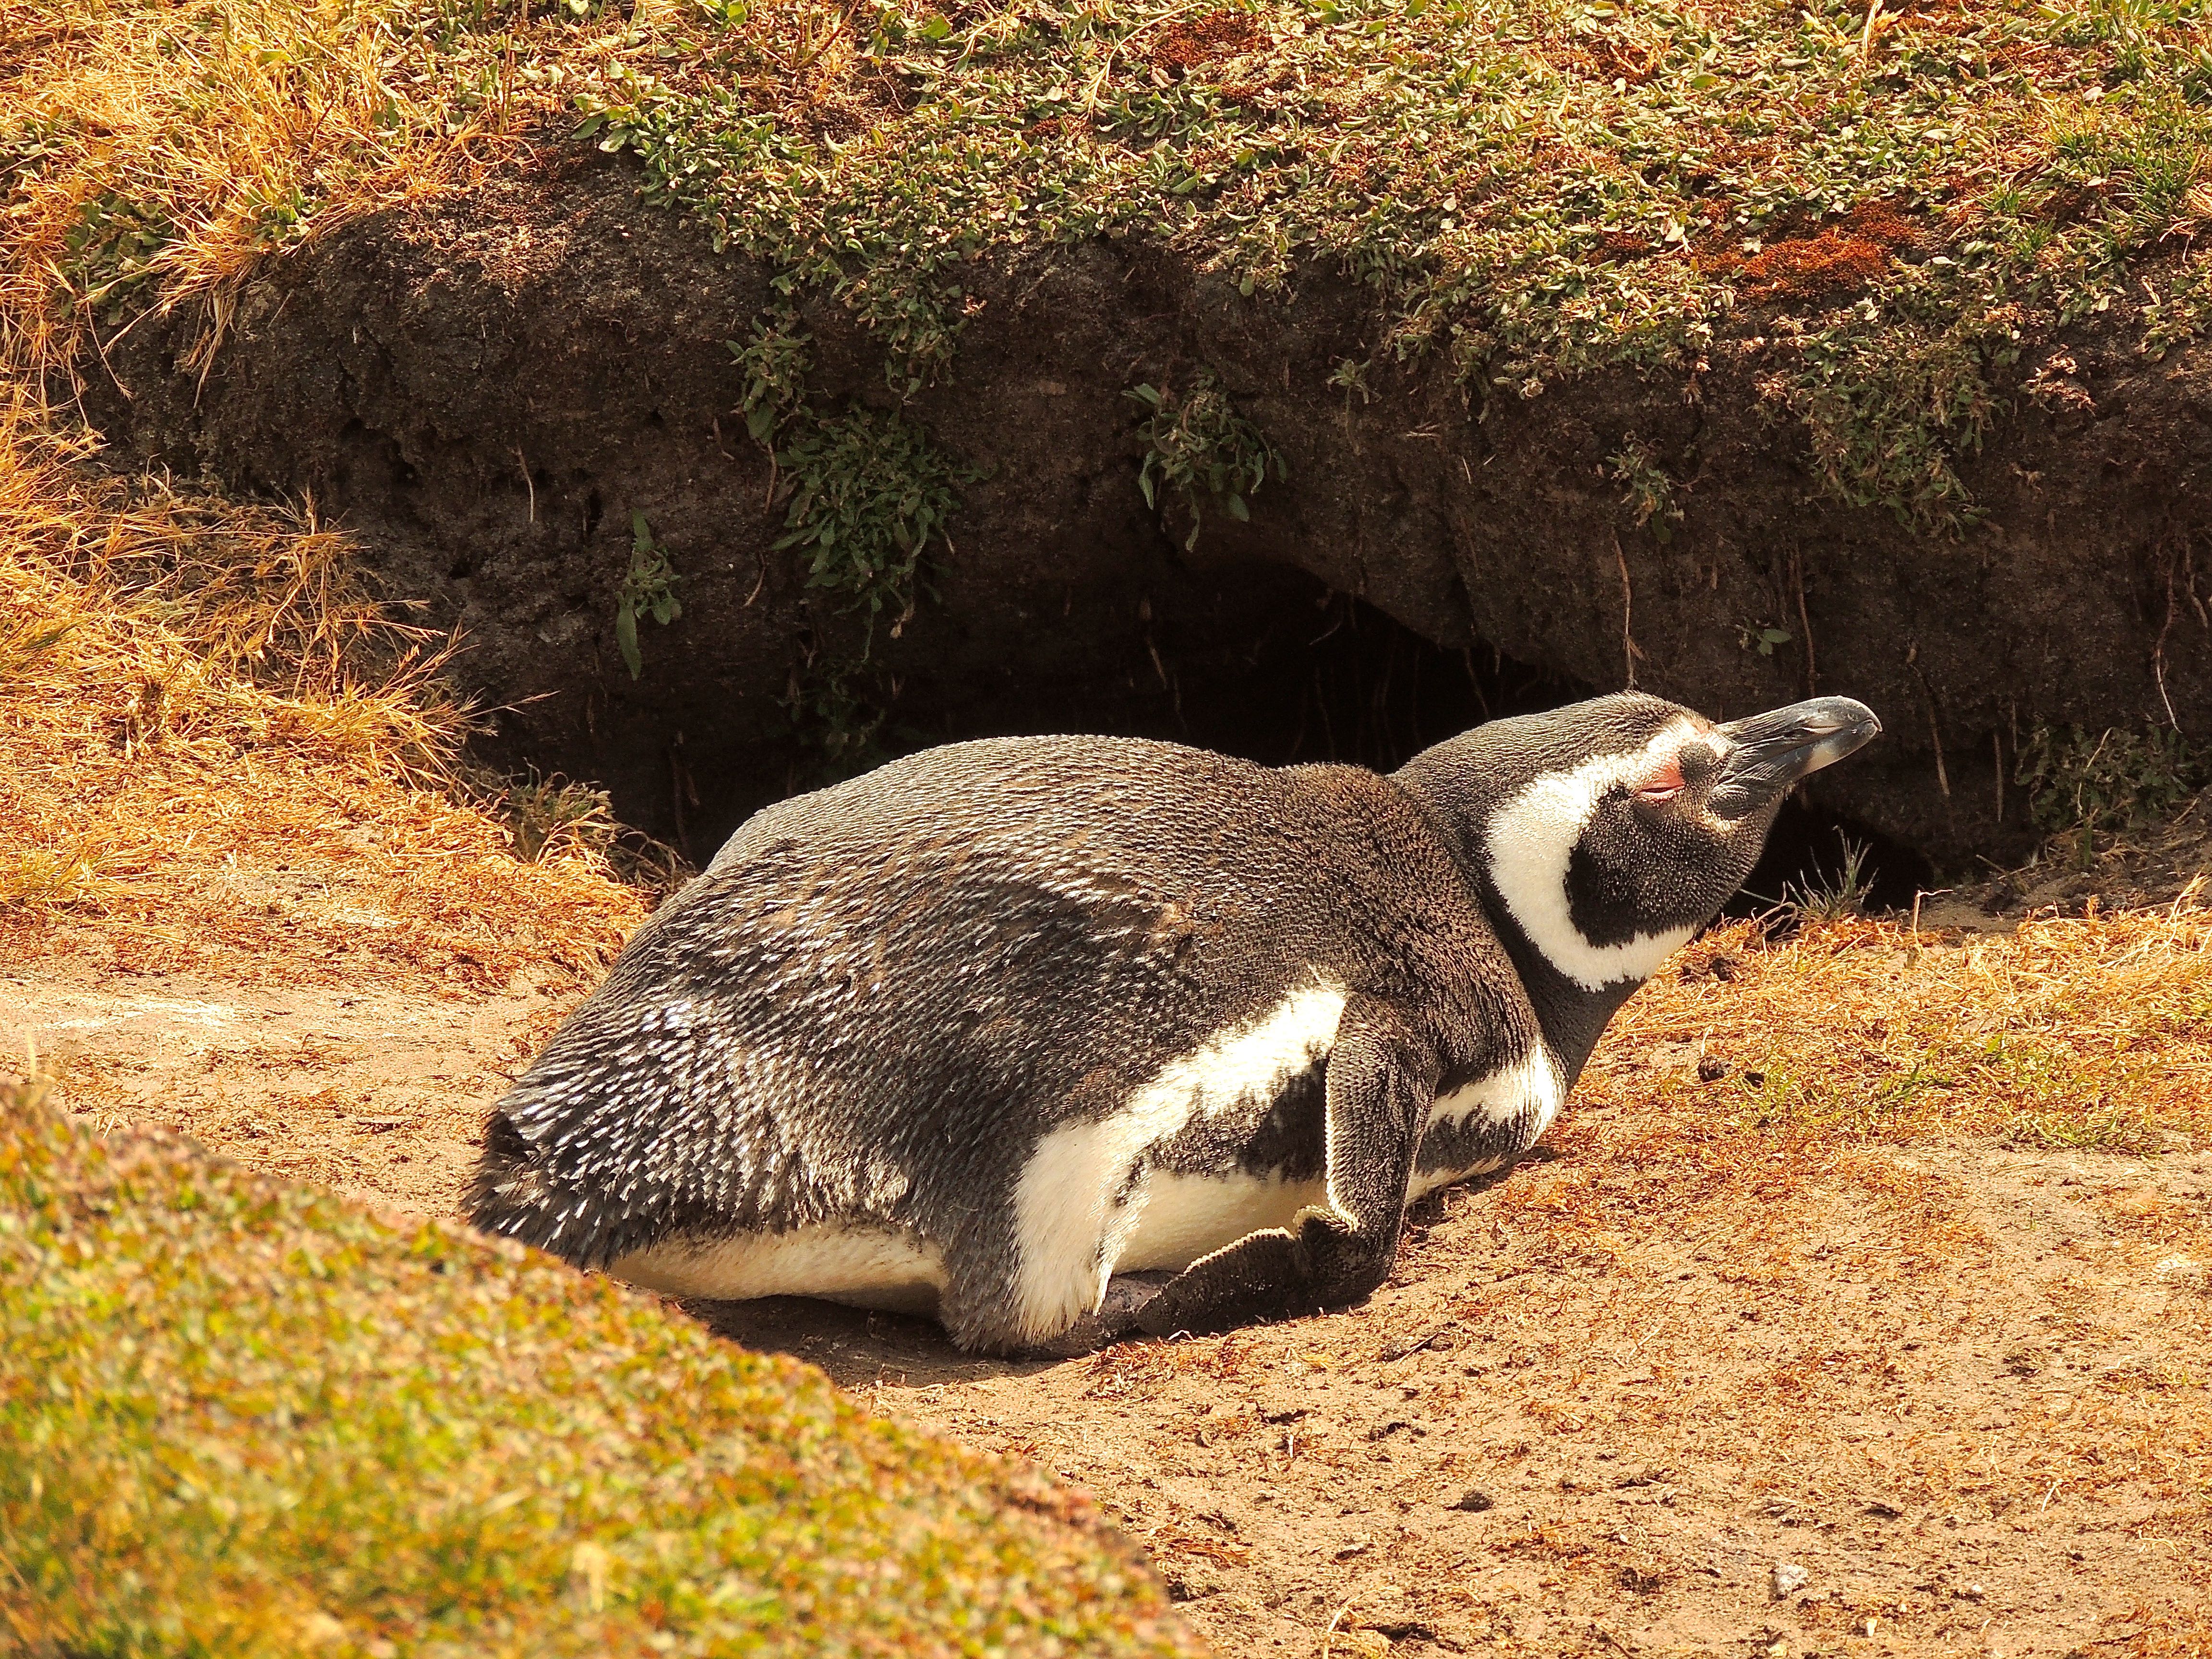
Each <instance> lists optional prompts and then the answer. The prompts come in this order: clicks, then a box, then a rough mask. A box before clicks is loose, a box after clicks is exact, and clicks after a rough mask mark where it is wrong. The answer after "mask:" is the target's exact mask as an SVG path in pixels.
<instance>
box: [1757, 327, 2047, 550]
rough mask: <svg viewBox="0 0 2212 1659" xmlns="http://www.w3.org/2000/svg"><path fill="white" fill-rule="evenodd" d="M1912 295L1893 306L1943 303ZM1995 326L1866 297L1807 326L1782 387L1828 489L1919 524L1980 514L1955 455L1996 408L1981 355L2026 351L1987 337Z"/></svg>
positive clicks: (1958, 523)
mask: <svg viewBox="0 0 2212 1659" xmlns="http://www.w3.org/2000/svg"><path fill="white" fill-rule="evenodd" d="M1911 298H1912V300H1913V301H1917V303H1915V304H1901V305H1900V306H1899V307H1895V308H1897V309H1901V310H1903V311H1905V312H1906V313H1910V312H1911V311H1914V310H1922V309H1929V308H1930V307H1931V306H1932V305H1933V304H1934V303H1935V302H1934V301H1931V299H1930V297H1929V295H1925V294H1921V295H1913V296H1911ZM1988 328H1989V325H1988V324H1987V323H1985V322H1984V321H1983V320H1982V319H1978V318H1975V319H1956V318H1953V319H1946V320H1942V321H1936V322H1933V323H1929V322H1923V321H1921V320H1919V319H1917V318H1916V317H1914V316H1911V315H1910V314H1905V315H1886V314H1885V307H1881V306H1880V305H1878V304H1877V303H1876V302H1875V301H1874V300H1873V299H1871V298H1869V299H1867V300H1863V301H1861V302H1860V304H1859V306H1858V307H1857V311H1856V313H1855V314H1854V316H1853V317H1852V318H1851V319H1850V322H1849V324H1848V325H1845V326H1843V327H1838V328H1831V329H1826V330H1822V331H1814V332H1808V333H1806V334H1805V335H1804V336H1803V337H1802V349H1801V351H1800V353H1799V358H1798V370H1797V374H1796V379H1795V380H1794V381H1793V382H1792V383H1791V384H1790V386H1789V387H1788V390H1787V393H1786V396H1787V399H1788V402H1789V405H1790V409H1791V410H1792V411H1794V412H1795V413H1796V415H1797V416H1798V417H1799V418H1800V419H1801V420H1802V421H1803V422H1805V427H1806V430H1807V431H1808V433H1809V434H1810V435H1811V437H1812V443H1813V465H1814V470H1815V471H1818V472H1819V474H1820V478H1821V482H1822V483H1824V484H1826V487H1827V489H1828V490H1829V491H1830V493H1832V494H1833V495H1837V496H1838V497H1840V498H1841V499H1842V500H1844V501H1848V502H1850V504H1851V505H1852V506H1854V507H1887V508H1888V509H1889V511H1890V513H1892V514H1893V516H1894V517H1895V518H1896V520H1897V521H1898V522H1899V524H1901V525H1904V526H1905V527H1907V528H1908V529H1911V530H1917V531H1923V532H1930V531H1949V532H1956V531H1958V530H1959V529H1960V528H1961V527H1962V526H1966V525H1968V524H1971V523H1972V522H1974V521H1975V520H1978V518H1980V517H1981V516H1982V509H1981V508H1980V507H1978V506H1977V505H1976V504H1975V502H1974V500H1973V498H1972V495H1971V494H1970V493H1969V491H1968V490H1967V489H1966V483H1965V481H1964V480H1963V479H1962V478H1960V476H1959V472H1958V466H1957V463H1958V461H1959V459H1960V457H1961V456H1964V455H1967V454H1971V453H1973V452H1974V451H1975V450H1978V449H1979V448H1980V447H1981V443H1982V438H1983V435H1984V434H1985V433H1987V432H1988V430H1989V428H1990V421H1991V420H1992V419H1993V418H1994V416H1995V414H1996V398H1995V396H1994V395H1993V394H1992V393H1991V392H1990V386H1989V382H1988V380H1986V379H1985V378H1984V372H1983V370H1984V362H1991V361H2004V360H2006V359H2007V358H2008V356H2016V355H2017V352H2018V348H2017V346H2016V345H2014V344H2013V343H2011V342H2010V340H2005V341H2003V343H1990V342H1986V341H1985V340H1984V337H1983V334H1984V331H1985V330H1987V329H1988Z"/></svg>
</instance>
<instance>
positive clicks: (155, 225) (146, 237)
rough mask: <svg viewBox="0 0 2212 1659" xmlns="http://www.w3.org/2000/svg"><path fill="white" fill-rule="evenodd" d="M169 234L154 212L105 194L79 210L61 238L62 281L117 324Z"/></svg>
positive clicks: (166, 223)
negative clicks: (75, 220) (62, 255)
mask: <svg viewBox="0 0 2212 1659" xmlns="http://www.w3.org/2000/svg"><path fill="white" fill-rule="evenodd" d="M173 234H174V227H173V226H172V225H171V224H170V222H169V221H168V219H167V217H166V216H164V215H163V214H161V212H160V211H159V210H155V209H149V208H145V207H142V206H140V205H139V204H137V203H136V202H133V201H131V200H130V199H129V198H128V197H124V196H121V195H118V194H117V193H116V192H115V191H105V192H103V193H102V194H100V195H99V196H95V197H93V198H92V199H91V200H90V201H88V202H87V203H85V204H84V205H83V206H82V208H80V209H79V210H78V214H77V222H76V225H74V226H73V227H71V228H70V232H69V234H68V235H67V236H65V237H64V239H63V248H64V258H63V260H62V264H61V274H62V278H63V280H64V282H65V283H67V284H68V285H69V287H70V289H72V290H74V292H75V293H76V295H77V296H78V297H79V299H80V300H81V301H82V302H83V303H84V304H85V305H87V306H89V307H93V308H94V310H95V311H96V312H97V313H100V316H101V318H102V319H103V320H104V321H106V322H108V323H111V324H112V323H114V322H116V321H118V320H120V319H121V318H122V316H123V313H124V312H125V310H126V309H127V308H128V306H127V302H128V301H129V300H130V299H131V295H132V294H133V293H134V292H135V291H136V290H137V289H139V288H141V287H143V285H144V284H145V283H146V282H147V280H148V279H149V277H151V276H153V275H154V261H155V258H156V256H158V255H159V254H160V253H161V250H162V249H163V248H165V247H167V246H168V245H169V239H170V237H171V236H172V235H173Z"/></svg>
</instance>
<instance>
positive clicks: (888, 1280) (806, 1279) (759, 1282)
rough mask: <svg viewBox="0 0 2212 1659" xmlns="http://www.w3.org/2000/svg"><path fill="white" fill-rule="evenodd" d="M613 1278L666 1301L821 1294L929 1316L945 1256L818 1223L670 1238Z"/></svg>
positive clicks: (889, 1236)
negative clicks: (726, 1234) (772, 1230)
mask: <svg viewBox="0 0 2212 1659" xmlns="http://www.w3.org/2000/svg"><path fill="white" fill-rule="evenodd" d="M607 1272H608V1273H609V1274H610V1275H611V1276H612V1277H614V1278H616V1279H623V1280H626V1281H627V1282H629V1283H630V1284H632V1285H642V1286H643V1287H644V1288H645V1289H647V1290H648V1291H659V1292H660V1293H661V1294H662V1295H663V1296H697V1297H710V1298H712V1299H714V1300H715V1301H728V1302H742V1301H747V1300H750V1298H752V1297H757V1296H818V1297H823V1299H824V1300H827V1301H831V1302H848V1303H851V1304H854V1306H856V1307H862V1308H882V1309H885V1310H889V1311H891V1312H895V1313H917V1312H918V1313H927V1312H930V1311H932V1310H934V1309H935V1308H936V1306H937V1298H938V1293H939V1291H942V1290H943V1289H944V1288H945V1259H944V1257H943V1256H942V1255H940V1254H939V1251H938V1249H937V1247H936V1246H935V1245H933V1244H931V1243H929V1242H928V1241H927V1240H926V1239H922V1238H919V1237H916V1236H915V1235H914V1234H913V1233H910V1232H908V1231H905V1230H904V1229H902V1228H897V1227H880V1226H870V1225H859V1224H854V1223H850V1222H836V1221H830V1222H823V1223H822V1224H820V1225H816V1226H811V1227H794V1228H793V1229H792V1230H791V1231H789V1232H783V1233H741V1234H738V1235H737V1236H735V1237H729V1238H710V1239H671V1240H669V1241H667V1242H666V1243H660V1244H656V1245H654V1246H653V1247H652V1248H651V1249H644V1250H634V1251H632V1252H631V1253H630V1254H629V1255H625V1256H623V1257H621V1258H619V1259H618V1260H617V1261H614V1262H612V1263H611V1264H610V1265H609V1266H608V1268H607Z"/></svg>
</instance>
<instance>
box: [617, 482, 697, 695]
mask: <svg viewBox="0 0 2212 1659" xmlns="http://www.w3.org/2000/svg"><path fill="white" fill-rule="evenodd" d="M629 532H630V547H629V571H628V572H627V573H626V574H624V575H623V585H622V591H621V592H619V593H618V594H617V596H616V598H615V648H616V649H617V651H619V652H621V653H622V659H623V665H624V666H626V667H627V668H628V669H629V677H630V678H632V679H637V678H640V677H641V676H642V675H643V674H644V672H645V659H644V657H643V655H642V653H640V651H639V650H638V645H637V619H638V618H639V617H641V616H650V617H652V618H653V621H655V622H657V623H659V624H660V625H661V626H662V627H664V628H665V627H666V626H667V625H668V624H669V623H672V622H674V621H675V620H676V619H677V618H678V617H680V616H682V615H683V614H684V604H683V601H682V600H680V599H678V598H677V597H676V584H677V583H678V582H679V581H681V580H683V578H682V577H680V576H678V574H676V567H675V566H674V565H672V564H671V563H670V562H669V561H668V550H667V549H666V548H665V547H663V546H661V545H660V544H659V543H657V542H655V541H654V540H653V528H652V526H649V525H648V524H647V523H646V521H645V514H644V513H636V512H633V513H631V514H630V515H629Z"/></svg>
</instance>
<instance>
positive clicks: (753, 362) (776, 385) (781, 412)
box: [724, 306, 814, 444]
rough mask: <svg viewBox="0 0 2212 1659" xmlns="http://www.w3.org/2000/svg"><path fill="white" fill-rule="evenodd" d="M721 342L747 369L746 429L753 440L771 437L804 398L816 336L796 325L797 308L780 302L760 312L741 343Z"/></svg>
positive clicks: (788, 418) (812, 363) (744, 403)
mask: <svg viewBox="0 0 2212 1659" xmlns="http://www.w3.org/2000/svg"><path fill="white" fill-rule="evenodd" d="M724 343H725V344H726V345H727V346H728V347H729V349H730V355H731V356H732V357H735V358H736V359H737V360H738V367H739V368H742V369H744V372H745V393H744V401H743V402H742V403H741V404H739V407H740V408H742V409H743V410H744V414H745V430H746V431H747V432H748V433H750V435H752V440H753V441H754V442H755V443H760V444H765V443H769V442H771V441H773V440H774V438H775V434H776V432H777V430H778V429H779V428H781V427H782V426H783V425H784V423H785V422H787V421H788V420H790V419H791V417H792V416H793V415H795V414H797V413H798V412H799V410H800V409H801V408H802V407H804V405H805V401H806V375H807V371H808V370H809V369H811V368H813V366H814V351H813V345H814V337H813V336H812V335H811V334H806V333H803V332H801V331H800V330H799V313H798V311H797V309H796V308H794V307H790V306H780V307H774V308H772V309H770V310H769V311H766V312H763V313H762V315H761V318H760V320H759V321H758V322H757V323H756V324H754V325H753V331H752V335H751V337H750V338H749V339H747V340H746V341H745V343H744V344H742V345H740V344H739V343H738V342H737V341H735V340H728V341H725V342H724Z"/></svg>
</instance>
